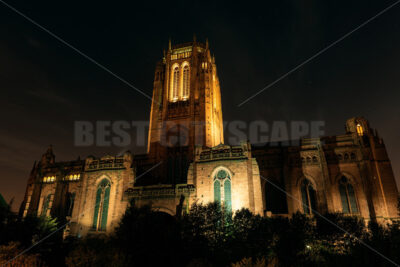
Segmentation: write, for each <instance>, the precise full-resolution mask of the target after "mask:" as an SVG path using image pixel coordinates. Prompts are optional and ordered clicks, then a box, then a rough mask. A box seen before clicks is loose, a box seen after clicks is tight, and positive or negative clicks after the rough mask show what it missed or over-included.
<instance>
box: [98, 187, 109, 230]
mask: <svg viewBox="0 0 400 267" xmlns="http://www.w3.org/2000/svg"><path fill="white" fill-rule="evenodd" d="M109 200H110V187H109V186H107V188H106V189H105V192H104V199H103V209H102V214H101V225H100V229H101V230H102V231H105V230H106V227H107V216H108V203H109Z"/></svg>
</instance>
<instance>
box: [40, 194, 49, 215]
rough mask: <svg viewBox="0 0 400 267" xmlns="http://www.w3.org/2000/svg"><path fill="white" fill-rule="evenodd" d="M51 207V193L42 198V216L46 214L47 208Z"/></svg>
mask: <svg viewBox="0 0 400 267" xmlns="http://www.w3.org/2000/svg"><path fill="white" fill-rule="evenodd" d="M50 209H51V194H49V195H47V196H46V197H45V198H44V199H43V206H42V212H41V215H42V216H48V215H49V214H48V213H49V210H50Z"/></svg>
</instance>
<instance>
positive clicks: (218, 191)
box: [214, 170, 232, 212]
mask: <svg viewBox="0 0 400 267" xmlns="http://www.w3.org/2000/svg"><path fill="white" fill-rule="evenodd" d="M214 201H216V202H218V203H220V204H221V207H223V208H224V209H225V210H226V211H228V212H232V185H231V177H230V176H229V174H228V173H227V172H226V171H225V170H219V171H218V172H217V173H216V174H215V176H214Z"/></svg>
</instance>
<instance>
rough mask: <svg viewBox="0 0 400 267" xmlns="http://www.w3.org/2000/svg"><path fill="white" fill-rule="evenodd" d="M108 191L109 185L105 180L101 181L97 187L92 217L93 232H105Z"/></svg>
mask: <svg viewBox="0 0 400 267" xmlns="http://www.w3.org/2000/svg"><path fill="white" fill-rule="evenodd" d="M110 190H111V185H110V182H109V181H108V180H107V179H103V180H102V181H101V182H100V184H99V186H98V187H97V191H96V202H95V207H94V216H93V229H95V230H99V231H105V230H106V227H107V217H108V204H109V200H110Z"/></svg>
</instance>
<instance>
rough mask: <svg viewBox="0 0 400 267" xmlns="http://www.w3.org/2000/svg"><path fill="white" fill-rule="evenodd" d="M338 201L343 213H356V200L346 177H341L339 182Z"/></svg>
mask: <svg viewBox="0 0 400 267" xmlns="http://www.w3.org/2000/svg"><path fill="white" fill-rule="evenodd" d="M339 192H340V199H341V200H342V208H343V213H346V214H356V213H358V207H357V200H356V196H355V193H354V188H353V186H352V185H351V184H350V183H349V181H348V179H347V178H346V177H344V176H343V177H342V179H340V182H339Z"/></svg>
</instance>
